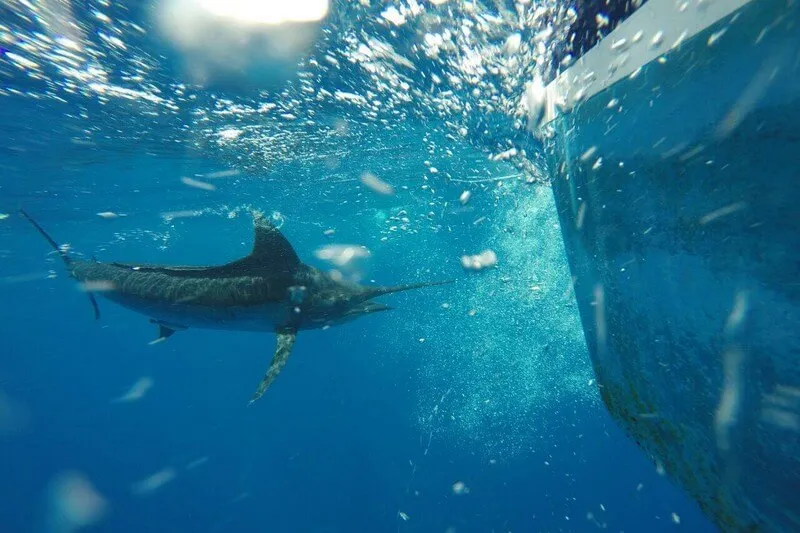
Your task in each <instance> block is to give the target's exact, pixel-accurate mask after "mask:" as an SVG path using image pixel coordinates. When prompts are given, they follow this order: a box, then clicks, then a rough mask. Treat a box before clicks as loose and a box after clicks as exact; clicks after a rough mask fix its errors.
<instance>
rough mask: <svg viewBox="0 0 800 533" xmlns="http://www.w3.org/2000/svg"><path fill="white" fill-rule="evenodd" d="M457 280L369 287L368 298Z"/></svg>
mask: <svg viewBox="0 0 800 533" xmlns="http://www.w3.org/2000/svg"><path fill="white" fill-rule="evenodd" d="M454 282H455V280H452V279H451V280H447V281H423V282H421V283H409V284H407V285H395V286H393V287H369V288H368V290H367V294H368V295H369V296H368V298H375V297H376V296H383V295H384V294H392V293H395V292H403V291H410V290H413V289H421V288H423V287H435V286H437V285H447V284H449V283H454Z"/></svg>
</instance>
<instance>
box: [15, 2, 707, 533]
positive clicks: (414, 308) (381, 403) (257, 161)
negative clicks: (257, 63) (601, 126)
mask: <svg viewBox="0 0 800 533" xmlns="http://www.w3.org/2000/svg"><path fill="white" fill-rule="evenodd" d="M444 4H446V3H445V2H431V3H425V4H424V5H423V4H418V3H417V2H408V3H386V4H381V5H378V3H377V2H373V4H372V5H369V2H361V3H356V2H352V3H351V2H338V3H335V4H334V5H332V6H331V11H330V14H329V18H328V19H327V20H326V21H325V22H324V24H323V27H322V29H321V30H320V33H319V35H316V38H315V39H316V40H314V44H313V46H310V47H309V48H308V50H306V55H305V56H304V59H302V60H301V61H300V63H299V64H300V67H299V69H298V71H297V72H295V73H292V74H291V75H286V74H283V73H282V72H279V71H278V70H275V71H274V72H267V73H263V72H257V68H256V67H253V66H251V65H249V64H245V65H243V66H242V68H240V69H239V70H238V71H237V72H238V74H236V76H238V78H236V77H234V76H220V80H223V81H225V82H226V83H223V82H222V81H220V80H214V79H212V78H205V79H204V81H205V83H202V84H199V85H198V84H197V80H196V79H192V80H190V81H187V80H186V79H185V76H184V75H183V72H184V71H183V70H182V68H181V62H180V58H179V55H180V54H179V53H178V52H176V51H175V47H170V46H168V43H167V42H165V40H164V39H163V38H160V37H157V36H156V35H157V33H158V32H157V31H156V30H155V29H154V27H153V26H152V22H151V21H150V18H149V17H150V15H149V13H150V9H151V7H152V4H151V3H141V4H140V3H134V2H131V3H123V4H122V5H116V4H114V5H112V4H110V3H107V2H103V1H91V2H86V3H77V2H76V3H73V4H72V9H71V10H69V11H67V12H65V11H64V9H63V8H64V6H65V5H69V4H68V3H64V2H41V3H33V4H31V3H27V2H20V3H15V2H8V3H5V4H3V6H2V7H3V11H2V18H0V36H1V37H2V40H0V45H2V49H0V50H1V51H2V53H1V54H0V104H2V105H0V129H1V130H2V132H3V137H4V142H3V143H2V146H0V169H2V174H1V175H2V177H1V178H0V180H1V181H0V211H1V212H2V213H3V214H4V215H8V216H3V219H2V220H0V257H1V258H2V262H1V263H0V278H1V279H0V298H1V300H0V301H2V305H0V324H2V331H3V335H2V345H1V346H2V348H1V349H0V353H2V355H0V494H2V498H0V531H4V532H5V531H8V532H21V533H22V532H28V531H37V532H39V531H45V532H63V531H75V530H83V529H86V530H91V531H114V532H129V531H130V532H133V531H137V532H139V531H208V532H224V531H271V532H292V531H298V532H353V531H370V532H371V531H420V532H423V531H424V532H428V531H434V532H436V531H439V532H450V533H455V532H459V533H461V532H479V531H480V532H484V531H486V532H489V531H495V532H527V531H595V530H598V529H609V530H613V531H627V532H635V531H672V530H675V529H676V528H683V529H688V530H690V531H714V530H715V528H714V527H713V526H712V525H711V523H710V522H709V521H708V520H707V519H706V518H705V517H704V516H703V515H702V513H701V512H700V510H699V508H698V506H697V505H696V504H695V503H694V502H693V501H691V500H689V499H688V498H687V497H686V496H684V494H683V493H682V492H681V491H680V490H679V489H678V488H677V487H676V486H674V485H673V484H672V483H671V482H670V481H669V480H668V479H667V478H666V477H665V476H664V475H663V469H662V468H661V467H660V466H659V465H657V464H653V463H652V462H651V461H650V460H648V459H647V457H646V456H645V455H644V454H643V453H641V451H640V450H639V449H638V448H637V446H636V444H635V443H634V442H633V441H631V440H630V439H629V438H627V437H625V436H624V434H623V432H622V430H621V429H619V428H618V427H617V426H616V425H615V423H614V422H613V421H612V419H611V418H610V416H609V415H608V414H607V412H606V410H605V408H604V407H603V405H602V403H601V401H600V397H599V394H598V391H597V384H596V383H595V381H594V374H593V372H592V368H591V363H590V360H589V356H588V353H587V348H586V343H585V341H584V334H583V331H582V329H581V323H580V317H579V316H578V311H577V307H576V305H575V303H574V294H573V293H572V291H571V284H572V280H571V276H570V272H569V267H568V264H567V260H566V257H565V252H564V247H563V241H562V237H561V233H560V230H559V226H558V218H557V215H556V211H555V206H554V203H553V198H552V192H551V191H550V188H549V185H548V183H547V178H546V172H545V170H544V167H543V162H542V158H541V156H540V155H539V151H538V148H537V141H536V140H535V139H533V138H532V137H530V136H529V135H528V134H527V133H526V130H525V127H524V122H525V121H524V113H523V114H522V115H519V113H517V110H516V107H517V105H518V103H519V100H520V96H521V94H522V93H523V91H524V80H525V79H527V77H528V75H529V74H530V73H531V72H533V71H534V69H536V68H537V67H538V69H539V70H540V71H541V72H539V74H540V75H541V76H543V77H544V78H545V79H546V78H547V77H548V76H549V77H552V76H553V72H554V70H553V69H555V68H556V67H557V65H558V62H556V67H554V66H553V62H552V61H550V59H552V58H554V57H561V56H563V55H564V53H565V51H564V50H565V46H566V43H567V42H568V41H567V40H566V36H567V35H568V34H569V33H568V32H569V28H570V26H571V24H572V22H573V21H574V20H573V19H574V17H572V16H571V15H570V14H569V13H567V9H566V7H565V6H563V5H559V4H555V3H542V4H537V6H538V7H537V6H533V5H531V6H529V5H528V3H525V2H520V3H519V4H520V5H523V6H524V7H525V9H522V10H520V9H518V8H516V7H515V6H516V4H514V3H509V4H508V5H507V6H504V5H501V4H502V3H500V4H491V5H489V3H486V4H484V3H479V2H475V3H470V2H465V3H460V4H458V5H444ZM451 4H453V3H451ZM394 5H396V6H399V7H398V8H395V11H391V9H392V6H394ZM414 6H416V7H414ZM469 6H472V7H469ZM535 8H540V9H541V10H543V11H542V12H541V13H540V14H538V15H536V13H537V11H536V9H535ZM395 12H396V14H395ZM65 13H66V15H65ZM387 13H388V14H387ZM67 15H69V16H70V17H71V19H66V18H65V17H66V16H67ZM401 19H405V20H403V22H402V23H399V21H400V20H401ZM55 21H61V22H62V23H63V26H62V27H56V26H57V24H56V23H55ZM65 21H66V22H65ZM464 28H469V31H465V30H464ZM548 28H550V29H549V30H548ZM447 32H450V33H451V35H450V37H442V36H446V34H447ZM515 32H517V33H518V34H519V35H520V37H519V39H516V38H511V42H510V44H509V35H513V34H515ZM429 36H433V37H429ZM437 36H438V37H437ZM517 41H519V42H521V43H523V44H522V45H520V44H519V42H517ZM448 43H449V44H448ZM515 43H516V44H515ZM526 43H531V44H530V46H528V45H527V44H526ZM536 43H542V44H541V46H539V45H538V44H536ZM220 46H221V45H220ZM214 47H216V45H215V46H214ZM510 48H511V49H512V50H511V52H510V51H509V49H510ZM513 49H516V50H513ZM201 55H202V54H201ZM543 58H544V59H543ZM545 59H547V60H545ZM212 70H213V69H212ZM251 70H252V72H251ZM537 72H538V71H537ZM231 80H233V81H231ZM436 80H439V81H436ZM267 83H275V84H276V85H277V87H278V88H275V87H272V88H269V89H261V88H259V86H260V85H265V84H267ZM251 85H253V86H255V87H256V88H253V86H251ZM365 172H368V173H370V174H374V175H375V176H377V177H379V179H380V180H381V181H382V182H385V183H387V184H391V186H392V188H393V191H392V194H389V195H384V194H379V193H377V192H376V191H375V190H372V189H370V187H368V186H367V185H368V183H369V180H364V179H363V176H364V173H365ZM466 191H468V192H469V196H468V198H466V200H464V198H465V196H464V193H465V192H466ZM20 207H23V208H24V209H26V211H28V212H29V213H31V214H32V215H33V216H35V217H36V218H37V220H38V221H39V222H40V223H41V224H42V225H43V227H44V228H45V229H47V230H48V231H49V232H50V233H51V234H52V235H53V237H54V238H55V239H56V240H57V241H58V242H59V243H65V244H67V243H68V245H69V249H70V252H71V253H74V254H76V255H83V256H85V257H92V256H94V257H96V258H97V259H98V260H101V261H136V262H152V263H169V264H216V263H223V262H227V261H230V260H232V259H235V258H238V257H241V256H243V255H245V254H247V253H248V252H249V250H250V247H251V245H252V220H251V217H250V215H249V212H250V210H252V209H258V210H263V211H264V212H266V213H268V214H269V215H270V216H271V217H272V218H273V220H274V221H275V222H276V224H278V225H279V226H280V228H281V231H282V232H283V233H284V235H286V236H287V238H288V239H289V240H290V241H291V242H292V244H293V245H294V247H295V249H296V250H297V252H298V254H299V255H300V257H301V259H302V260H303V261H306V262H308V263H309V264H312V265H315V266H318V267H320V268H325V269H330V268H332V266H331V265H330V264H326V262H325V261H324V260H322V259H320V258H319V257H318V254H317V253H315V252H317V251H319V250H320V249H324V247H326V246H330V245H332V244H346V245H358V246H363V247H366V249H368V250H369V254H368V256H366V257H363V258H357V260H355V261H354V262H353V263H352V264H348V265H347V268H346V269H345V271H344V274H345V275H346V276H348V277H351V278H353V279H359V280H361V281H362V282H364V283H369V282H372V281H373V280H374V282H375V283H379V284H387V285H388V284H396V283H411V282H417V281H425V280H438V279H455V280H456V282H455V284H453V285H447V286H443V287H434V288H428V289H424V290H420V291H413V292H409V293H405V294H398V295H393V296H388V297H384V298H383V299H382V301H384V302H385V303H388V304H390V305H392V306H393V307H395V308H396V309H394V310H392V311H390V312H387V313H381V314H378V315H375V316H369V317H366V318H362V319H360V320H358V321H356V322H353V323H349V324H346V325H342V326H337V327H333V328H331V329H329V330H325V331H307V332H302V333H301V334H300V336H299V337H298V341H297V344H296V346H295V350H294V353H293V355H292V357H291V358H290V361H289V363H288V364H287V367H286V369H285V370H284V371H283V372H282V374H281V375H280V376H279V378H278V379H277V380H276V382H275V384H274V385H273V386H272V387H271V388H270V390H269V391H268V392H267V394H266V395H265V396H264V397H263V398H262V399H261V400H260V401H259V402H256V403H255V404H254V405H252V406H250V407H248V405H247V402H248V400H249V398H250V395H251V394H252V391H253V390H254V389H255V386H256V385H257V383H258V380H259V379H260V377H261V375H262V374H263V372H264V369H265V368H266V366H267V364H268V361H269V358H270V357H271V355H272V351H273V348H274V336H273V335H272V334H258V333H239V332H224V331H204V330H189V331H186V332H178V334H176V335H175V336H174V337H172V338H171V339H169V340H168V341H167V342H164V343H160V344H157V345H152V346H151V345H148V343H149V341H151V340H153V339H154V338H155V337H156V331H155V327H154V326H153V325H152V324H150V323H148V321H147V319H146V317H142V316H139V315H136V314H134V313H132V312H130V311H127V310H124V309H121V308H119V307H117V306H115V305H113V304H111V303H110V302H107V301H104V300H103V299H102V298H101V299H100V302H99V303H100V307H101V312H102V317H101V319H100V320H99V321H95V320H94V319H93V316H92V310H91V308H90V306H89V305H88V302H87V300H86V295H85V294H83V293H82V292H81V291H79V290H78V289H77V288H76V286H75V283H73V282H72V281H71V280H70V279H69V278H68V276H67V275H66V273H65V271H64V269H63V265H62V264H61V262H60V260H59V259H58V257H57V256H56V255H55V254H53V253H51V251H50V249H49V248H48V246H47V243H46V242H44V241H43V240H42V239H41V238H40V236H39V235H38V234H36V233H35V231H34V230H33V229H32V228H31V227H30V226H29V225H28V224H27V223H26V222H25V221H24V220H23V219H22V218H21V217H19V216H17V214H16V210H17V209H18V208H20ZM486 249H490V250H493V251H494V252H495V254H496V256H497V265H496V266H494V267H493V268H488V269H484V270H482V271H479V272H476V271H472V270H469V269H464V268H463V267H462V263H461V260H460V258H461V257H462V256H464V255H473V254H478V253H480V252H481V251H482V250H486Z"/></svg>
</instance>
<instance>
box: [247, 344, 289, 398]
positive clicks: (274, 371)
mask: <svg viewBox="0 0 800 533" xmlns="http://www.w3.org/2000/svg"><path fill="white" fill-rule="evenodd" d="M295 338H297V330H296V329H292V328H287V329H282V330H280V331H278V344H277V346H276V347H275V355H274V356H273V357H272V362H271V363H270V365H269V370H267V373H266V374H264V377H263V378H262V379H261V383H259V384H258V389H256V393H255V394H253V397H252V398H251V399H250V404H252V403H253V402H254V401H256V400H258V399H259V398H261V396H262V395H263V394H264V392H265V391H266V390H267V388H269V386H270V385H271V384H272V382H273V381H275V378H276V377H278V374H280V372H281V370H283V367H284V366H286V361H287V359H289V354H290V353H292V346H294V340H295Z"/></svg>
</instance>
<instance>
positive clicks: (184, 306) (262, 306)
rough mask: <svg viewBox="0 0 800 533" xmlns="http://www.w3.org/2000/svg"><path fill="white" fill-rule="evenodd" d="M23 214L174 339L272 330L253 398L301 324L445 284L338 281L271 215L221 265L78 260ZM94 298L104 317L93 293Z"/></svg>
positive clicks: (91, 281) (71, 266) (83, 275)
mask: <svg viewBox="0 0 800 533" xmlns="http://www.w3.org/2000/svg"><path fill="white" fill-rule="evenodd" d="M22 214H23V215H24V216H25V217H26V218H27V219H28V220H29V221H30V222H31V223H32V224H33V225H34V226H35V227H36V229H37V230H38V231H39V232H40V233H41V234H42V235H43V236H44V237H45V238H46V239H47V240H48V242H50V244H51V245H52V246H53V247H54V248H55V249H56V250H57V251H58V252H59V254H60V255H61V258H62V259H63V260H64V262H65V263H66V265H67V269H68V270H69V273H70V275H71V276H72V277H73V278H74V279H76V280H77V281H79V282H81V283H83V284H84V286H85V287H86V288H87V290H89V291H91V290H92V289H93V288H98V289H99V288H102V292H100V294H102V295H103V296H104V297H106V298H107V299H109V300H112V301H114V302H116V303H118V304H120V305H122V306H124V307H127V308H128V309H131V310H133V311H135V312H137V313H140V314H143V315H145V316H147V317H149V318H150V319H151V321H152V322H154V323H156V324H158V326H159V336H158V338H157V339H156V340H155V341H153V342H154V343H155V342H159V341H163V340H166V339H167V338H168V337H170V336H171V335H172V334H173V333H174V332H175V331H176V330H183V329H188V328H205V329H225V330H238V331H271V332H276V333H277V334H278V343H277V348H276V351H275V355H274V357H273V360H272V364H271V365H270V368H269V370H268V371H267V373H266V375H265V376H264V378H263V379H262V381H261V384H260V385H259V387H258V390H257V391H256V393H255V395H254V396H253V399H252V401H255V400H256V399H258V398H259V397H260V396H261V395H262V394H263V393H264V391H265V390H266V389H267V387H268V386H269V385H270V384H271V383H272V381H273V380H274V379H275V377H276V376H277V375H278V373H279V372H280V370H281V369H282V368H283V365H284V364H285V363H286V360H287V359H288V357H289V354H290V353H291V349H292V346H293V344H294V340H295V336H296V334H297V332H298V331H299V330H303V329H315V328H321V327H324V326H327V325H334V324H338V323H342V322H346V321H349V320H352V319H355V318H358V317H359V316H362V315H365V314H368V313H372V312H376V311H385V310H388V309H390V308H389V307H387V306H385V305H383V304H380V303H377V302H373V301H371V299H372V298H374V297H376V296H380V295H383V294H389V293H393V292H399V291H403V290H409V289H415V288H419V287H425V286H429V285H438V284H440V283H418V284H413V285H402V286H398V287H365V286H361V285H358V284H356V283H351V282H346V281H340V280H334V279H333V278H332V277H331V276H329V275H328V274H326V273H325V272H322V271H320V270H318V269H316V268H314V267H311V266H309V265H306V264H303V263H302V262H301V261H300V259H299V258H298V257H297V254H296V253H295V251H294V249H293V248H292V245H291V244H290V243H289V241H287V240H286V238H285V237H284V236H283V235H282V234H281V233H280V232H279V231H278V230H277V228H275V227H274V226H272V225H271V224H270V223H269V221H268V220H267V219H266V218H264V217H263V216H259V215H256V217H255V228H254V229H255V242H254V244H253V251H252V252H251V253H250V255H248V256H246V257H243V258H242V259H239V260H236V261H233V262H231V263H228V264H225V265H220V266H208V267H186V266H162V265H145V264H128V263H101V262H98V261H81V260H74V259H72V258H71V257H69V256H68V255H67V253H66V252H65V251H63V250H61V249H60V248H59V247H58V245H57V244H56V242H55V241H54V240H53V239H52V238H51V237H50V236H49V235H48V234H47V233H46V232H45V231H44V230H43V229H42V228H41V226H39V224H37V223H36V222H35V221H34V220H33V219H32V218H31V217H30V216H28V215H27V214H26V213H25V212H24V211H23V212H22ZM89 298H90V300H91V302H92V305H93V306H94V309H95V315H96V316H97V317H99V310H98V307H97V303H96V301H95V299H94V296H93V294H92V292H89Z"/></svg>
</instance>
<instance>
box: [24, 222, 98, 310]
mask: <svg viewBox="0 0 800 533" xmlns="http://www.w3.org/2000/svg"><path fill="white" fill-rule="evenodd" d="M19 212H20V214H21V215H22V216H24V217H25V218H27V219H28V222H30V223H31V225H33V227H34V228H36V231H38V232H39V233H40V234H41V235H42V237H44V238H45V240H46V241H47V242H49V243H50V246H52V247H53V249H54V250H55V251H56V252H58V255H59V256H60V257H61V260H62V261H64V264H65V265H67V268H69V267H70V265H71V264H72V258H71V257H70V256H69V254H68V253H67V251H66V250H64V249H63V248H61V247H60V246H59V245H58V243H57V242H56V241H55V240H54V239H53V238H52V237H51V236H50V235H48V233H47V232H46V231H45V230H44V228H42V227H41V226H40V225H39V223H38V222H36V221H35V220H34V219H33V218H32V217H31V216H30V215H29V214H28V213H26V212H25V211H23V210H22V209H20V210H19ZM86 294H87V295H88V296H89V301H90V302H91V303H92V309H94V318H95V319H98V318H100V308H99V307H98V306H97V300H95V299H94V295H93V294H92V293H90V292H89V293H86Z"/></svg>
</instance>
